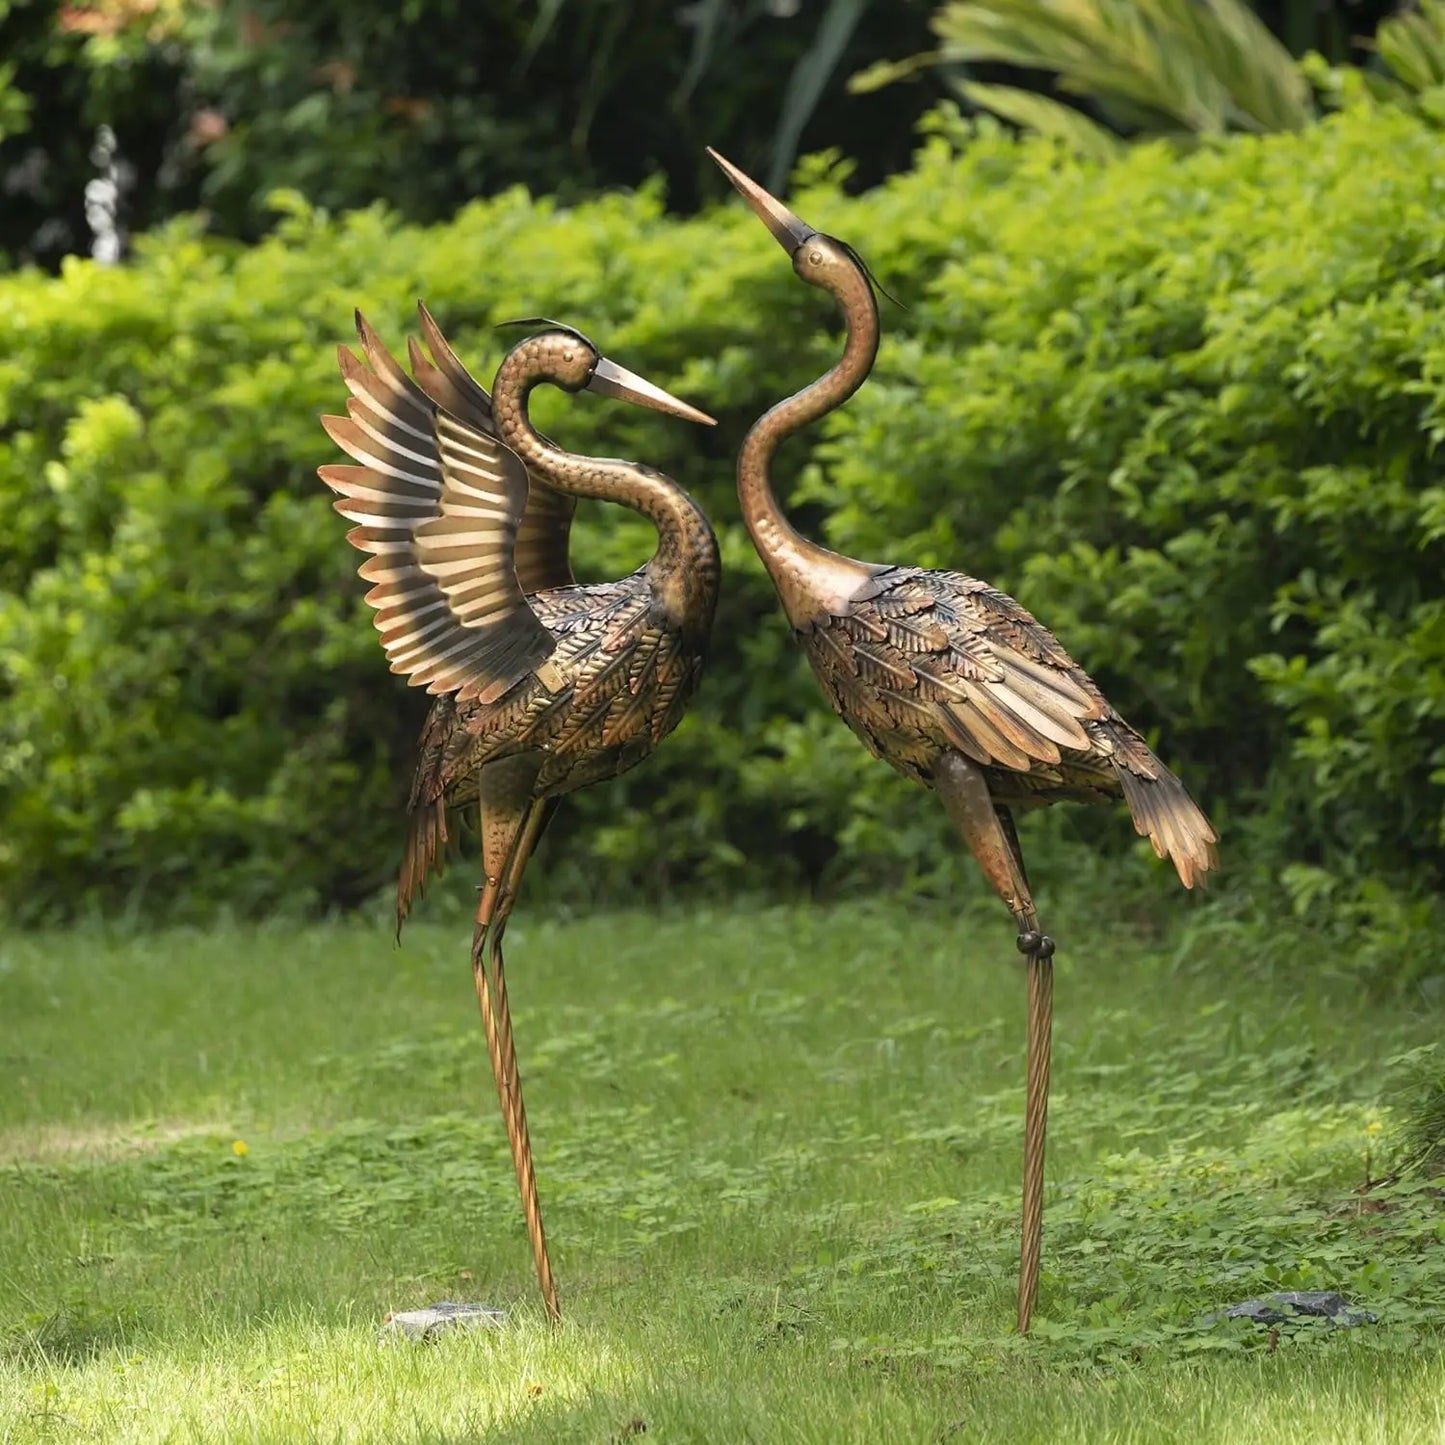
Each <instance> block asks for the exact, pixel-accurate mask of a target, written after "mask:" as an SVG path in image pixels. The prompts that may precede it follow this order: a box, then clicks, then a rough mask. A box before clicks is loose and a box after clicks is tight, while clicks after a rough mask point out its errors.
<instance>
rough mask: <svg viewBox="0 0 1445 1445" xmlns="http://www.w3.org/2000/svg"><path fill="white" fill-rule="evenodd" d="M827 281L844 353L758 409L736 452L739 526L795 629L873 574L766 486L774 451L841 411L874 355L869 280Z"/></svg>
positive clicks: (874, 314) (838, 605)
mask: <svg viewBox="0 0 1445 1445" xmlns="http://www.w3.org/2000/svg"><path fill="white" fill-rule="evenodd" d="M826 284H827V289H828V291H829V293H830V294H831V295H832V297H833V299H834V300H835V301H837V303H838V305H839V308H840V309H841V310H842V312H843V320H844V322H845V324H846V326H847V343H846V345H845V346H844V349H843V355H842V356H841V357H840V358H839V359H838V361H837V363H836V364H835V365H834V366H833V367H832V368H831V369H830V370H828V371H827V372H825V373H824V374H823V375H822V376H820V377H819V378H818V379H817V380H816V381H815V382H813V383H812V384H811V385H809V386H805V387H804V388H803V389H802V390H801V391H799V392H796V393H795V394H794V395H792V396H790V397H788V398H787V399H786V400H784V401H780V402H779V403H778V404H777V405H776V406H775V407H773V408H772V409H771V410H770V411H768V412H765V413H764V414H763V416H761V417H760V418H759V419H758V420H757V421H756V422H755V423H754V424H753V427H752V430H751V431H749V432H748V434H747V437H746V438H745V439H744V441H743V446H742V450H741V452H739V454H738V502H739V505H740V507H741V510H742V516H743V523H744V525H745V526H746V527H747V529H748V534H749V536H751V538H752V540H753V545H754V547H756V548H757V551H758V555H759V556H760V557H761V558H762V560H763V564H764V565H765V566H766V567H767V569H768V573H769V575H770V576H771V577H772V579H773V585H774V586H775V587H776V588H777V590H778V596H779V597H780V599H781V600H782V603H783V607H784V609H785V610H786V611H787V613H788V616H789V618H790V619H791V620H792V621H793V622H794V624H795V625H802V624H803V623H806V622H808V621H810V620H811V619H812V618H814V617H816V616H817V615H819V614H820V613H842V612H846V611H847V610H848V605H849V603H850V602H851V601H852V600H853V599H854V597H855V596H856V595H857V593H858V592H859V590H860V588H862V587H863V586H864V585H866V583H867V581H868V580H869V579H870V578H871V577H872V576H873V573H874V570H875V569H874V568H872V567H869V566H867V565H866V564H864V563H861V562H855V561H853V560H852V559H851V558H848V557H843V556H841V555H840V554H839V553H837V552H831V551H829V550H828V549H827V548H826V547H823V546H820V545H819V544H818V543H816V542H813V541H810V540H809V539H808V538H806V537H804V536H803V535H802V534H801V533H799V532H798V530H797V529H796V528H795V527H794V526H793V524H792V523H791V522H790V521H789V520H788V519H787V517H786V515H785V514H784V512H783V509H782V507H781V506H779V504H778V499H777V496H776V494H775V493H774V491H773V487H772V479H771V474H770V469H771V465H772V460H773V457H774V455H775V453H776V452H777V450H778V448H779V446H781V445H782V443H783V442H784V441H785V440H786V439H787V438H788V437H790V436H792V435H793V433H794V432H797V431H801V430H802V429H803V428H804V427H805V426H809V425H810V424H811V423H813V422H815V421H817V420H819V419H820V418H821V417H825V416H827V415H828V413H829V412H831V411H836V410H837V408H838V407H840V406H842V405H843V403H844V402H845V401H847V400H848V398H849V397H851V396H852V395H853V393H854V392H856V391H857V390H858V388H859V387H860V386H862V385H863V383H864V381H866V380H867V378H868V374H869V372H871V371H872V370H873V362H874V359H875V358H876V357H877V355H878V333H879V325H878V304H877V302H876V301H875V299H874V296H873V288H872V286H871V285H870V284H869V281H868V278H867V277H866V276H865V275H864V274H863V272H862V271H861V269H859V268H857V267H849V268H848V269H847V270H845V271H843V272H841V273H840V274H839V275H838V276H837V277H836V278H829V280H828V282H827V283H826Z"/></svg>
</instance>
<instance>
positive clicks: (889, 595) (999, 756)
mask: <svg viewBox="0 0 1445 1445" xmlns="http://www.w3.org/2000/svg"><path fill="white" fill-rule="evenodd" d="M709 154H710V155H711V156H712V158H713V159H714V160H715V161H716V162H717V163H718V165H719V166H720V167H721V168H722V171H723V173H724V174H725V175H726V176H727V177H728V179H729V180H730V181H731V182H732V183H733V185H734V187H736V189H737V190H738V192H739V193H740V194H741V195H742V197H743V199H744V200H745V201H747V203H748V205H749V206H750V207H751V208H752V210H753V212H754V213H755V214H756V215H757V217H758V218H759V220H761V221H762V222H763V224H764V225H765V226H767V228H768V230H769V231H771V232H772V234H773V237H774V239H776V240H777V241H778V242H779V243H780V244H781V245H782V247H783V249H784V250H786V251H787V252H788V254H789V255H790V256H791V257H792V262H793V270H794V272H795V273H796V274H797V276H798V278H799V279H800V280H802V281H803V282H805V283H806V284H807V285H809V286H816V287H819V288H820V289H821V290H823V291H826V292H827V293H828V294H829V295H831V296H832V297H833V298H834V300H835V301H836V302H837V303H838V305H839V306H840V308H841V309H842V312H843V317H844V322H845V325H846V327H847V342H846V345H845V347H844V351H843V356H842V358H841V359H840V360H839V361H838V363H837V364H836V365H835V366H834V367H833V368H832V369H831V370H830V371H828V372H827V374H826V375H824V376H821V377H819V378H818V380H817V381H815V382H813V383H812V384H811V385H810V386H807V387H804V388H803V390H802V391H800V392H798V393H797V394H796V395H794V396H790V397H788V398H787V399H786V400H784V401H780V402H779V403H778V404H777V405H776V406H774V407H773V408H772V409H771V410H770V411H768V412H767V413H766V414H765V415H764V416H762V417H761V418H760V419H759V420H758V421H757V422H756V424H755V425H754V426H753V428H752V430H751V431H750V432H749V433H748V435H747V437H746V439H745V440H744V442H743V446H742V450H741V452H740V453H739V454H738V464H737V482H738V500H739V503H740V505H741V509H742V516H743V521H744V523H745V524H746V526H747V528H748V532H749V533H750V535H751V537H752V540H753V544H754V546H755V547H756V548H757V551H758V554H759V556H760V557H761V558H762V560H763V563H764V565H765V566H766V567H767V570H768V573H769V575H770V576H771V578H772V580H773V585H774V587H775V588H776V590H777V593H778V597H779V600H780V601H781V602H782V604H783V609H784V611H785V612H786V613H787V616H788V620H789V621H790V622H791V623H792V626H793V628H794V630H795V631H796V632H797V634H798V637H799V640H800V641H801V643H802V646H803V649H804V651H805V652H806V653H807V655H808V660H809V662H810V663H811V664H812V666H813V671H814V672H815V673H816V674H817V677H818V681H819V682H820V683H821V684H822V688H823V692H824V694H825V695H826V696H827V698H828V701H829V702H830V703H831V704H832V705H833V708H834V710H835V711H836V712H837V713H838V714H839V715H840V716H841V717H842V718H843V721H844V722H846V723H847V724H848V726H849V727H850V728H852V730H853V731H854V732H855V733H856V734H857V735H858V737H859V738H860V739H861V740H862V741H863V743H864V744H865V746H867V748H868V749H869V751H870V752H872V753H873V754H874V756H875V757H879V758H882V759H883V760H884V761H885V762H888V763H890V764H891V765H892V766H893V767H894V768H896V769H897V770H898V771H899V772H901V773H902V774H904V776H905V777H909V778H912V779H913V780H914V781H916V782H919V783H922V784H923V785H924V786H925V787H927V788H930V789H931V790H932V791H934V792H936V793H937V794H938V796H939V798H940V800H941V801H942V803H943V806H944V808H945V809H946V811H947V813H948V815H949V818H950V819H951V820H952V822H953V824H954V825H955V827H957V829H958V831H959V832H960V833H961V834H962V836H963V840H964V842H965V843H967V845H968V847H969V850H970V851H971V852H972V854H973V856H974V858H975V859H976V860H977V861H978V863H979V865H980V867H981V868H982V870H983V872H984V875H985V876H986V877H987V879H988V881H989V883H990V884H991V885H992V887H993V889H994V891H995V892H996V893H997V894H998V895H999V897H1000V898H1001V899H1002V900H1003V901H1004V903H1005V904H1006V905H1007V907H1008V909H1009V911H1010V912H1011V913H1012V914H1013V916H1014V920H1015V923H1016V925H1017V927H1018V947H1019V951H1020V953H1022V954H1023V955H1024V956H1025V959H1026V960H1027V970H1028V1066H1027V1067H1028V1073H1027V1085H1026V1101H1025V1112H1024V1182H1023V1228H1022V1248H1021V1254H1020V1261H1019V1297H1018V1326H1019V1332H1020V1333H1021V1334H1026V1333H1027V1332H1028V1328H1029V1321H1030V1317H1031V1315H1032V1313H1033V1308H1034V1303H1035V1300H1036V1297H1037V1293H1038V1278H1039V1255H1040V1247H1041V1239H1042V1216H1043V1187H1044V1136H1045V1131H1046V1128H1047V1123H1048V1100H1049V1048H1050V1034H1051V1028H1052V1017H1053V1014H1052V997H1053V963H1052V959H1053V955H1054V944H1053V941H1052V939H1050V938H1048V937H1047V936H1046V935H1045V934H1044V933H1043V932H1042V931H1041V930H1040V927H1039V915H1038V910H1037V909H1036V908H1035V906H1034V900H1033V895H1032V893H1031V892H1030V889H1029V883H1028V877H1027V875H1026V874H1025V872H1024V861H1023V853H1022V852H1021V850H1020V848H1019V840H1018V834H1017V832H1016V831H1015V828H1014V820H1013V810H1014V809H1022V808H1035V807H1041V806H1044V805H1046V804H1049V803H1054V802H1059V801H1062V800H1066V799H1067V800H1073V801H1076V802H1084V803H1105V802H1112V801H1114V800H1116V799H1121V798H1122V800H1123V801H1124V802H1125V803H1126V804H1127V805H1128V808H1129V811H1130V812H1131V813H1132V814H1133V817H1134V826H1135V828H1136V829H1137V830H1138V831H1139V832H1140V833H1142V834H1146V835H1147V836H1148V838H1149V841H1150V842H1151V843H1152V844H1153V846H1154V851H1155V852H1156V853H1157V854H1158V855H1159V856H1160V857H1161V858H1162V857H1164V856H1165V855H1168V857H1169V858H1170V859H1171V861H1172V862H1173V864H1174V867H1175V869H1176V870H1177V872H1178V874H1179V878H1180V881H1181V882H1182V883H1183V884H1184V886H1185V887H1186V888H1192V887H1193V886H1194V884H1195V883H1200V882H1203V880H1204V877H1205V875H1206V874H1207V873H1209V872H1210V871H1211V870H1212V869H1214V868H1217V867H1218V858H1217V855H1216V851H1215V846H1214V845H1215V843H1216V842H1217V841H1218V839H1217V837H1216V834H1215V831H1214V829H1213V827H1212V826H1211V825H1210V822H1209V820H1208V819H1207V818H1206V817H1205V816H1204V814H1203V813H1202V812H1201V811H1200V809H1199V807H1198V805H1197V804H1196V803H1195V802H1194V800H1193V798H1191V797H1190V796H1189V794H1188V792H1187V791H1186V790H1185V788H1184V785H1183V784H1182V783H1181V782H1180V781H1179V779H1178V778H1176V777H1175V776H1174V774H1173V773H1171V772H1170V771H1169V769H1168V768H1166V767H1165V766H1164V764H1163V763H1162V762H1160V761H1159V759H1158V758H1157V757H1155V756H1154V753H1153V752H1152V751H1151V750H1150V748H1149V746H1148V744H1147V743H1145V741H1144V739H1143V738H1142V737H1140V736H1139V734H1138V733H1137V732H1135V730H1134V729H1133V728H1132V727H1130V726H1129V724H1128V723H1126V722H1125V721H1124V719H1123V718H1122V717H1120V716H1119V714H1118V713H1117V712H1115V711H1114V709H1113V708H1112V707H1111V706H1110V705H1109V703H1108V702H1107V701H1106V700H1105V698H1104V695H1103V693H1101V692H1100V691H1099V688H1098V687H1097V686H1096V684H1095V683H1094V680H1093V679H1092V678H1091V677H1090V676H1089V675H1088V673H1086V672H1085V671H1084V670H1083V668H1081V667H1080V666H1079V665H1078V663H1076V662H1075V661H1074V660H1073V658H1071V657H1070V656H1069V654H1068V653H1067V652H1065V651H1064V649H1063V647H1062V646H1061V645H1060V644H1059V642H1058V639H1057V638H1055V637H1054V635H1053V634H1052V633H1051V632H1049V631H1048V630H1047V629H1046V628H1045V627H1043V626H1042V625H1041V624H1040V623H1039V622H1038V621H1037V620H1036V619H1035V618H1034V617H1033V615H1032V614H1031V613H1029V612H1028V611H1027V610H1025V609H1024V608H1023V607H1022V606H1020V605H1019V603H1017V602H1015V601H1014V599H1013V598H1012V597H1009V596H1007V595H1005V594H1004V593H1002V592H1000V591H998V590H997V589H995V588H993V587H990V586H989V585H988V583H986V582H981V581H979V580H978V579H977V578H975V577H968V576H965V575H964V574H963V573H961V572H942V571H934V570H929V569H925V568H922V567H897V566H891V565H888V564H880V563H873V562H858V561H855V560H853V559H852V558H850V557H843V556H840V555H839V554H838V553H836V552H830V551H829V550H828V549H827V548H825V547H820V546H818V545H817V544H816V543H815V542H812V541H809V540H808V539H807V538H805V537H803V536H801V535H800V534H799V533H798V532H797V531H796V529H795V528H794V527H793V526H792V524H791V523H790V522H789V521H788V519H787V517H786V516H784V514H783V511H782V508H781V507H780V506H779V505H778V500H777V498H776V496H775V495H774V494H773V491H772V486H771V482H770V478H769V466H770V463H771V460H772V457H773V454H774V452H775V451H776V450H777V448H778V446H779V445H780V444H781V442H782V441H783V440H784V439H785V438H786V437H788V436H790V435H792V433H794V432H795V431H798V430H799V429H800V428H802V427H804V426H807V425H808V424H809V423H810V422H814V421H817V420H818V419H819V418H820V417H823V416H826V415H827V414H828V413H829V412H831V411H833V410H834V409H835V408H837V407H839V406H841V405H842V404H843V403H844V402H846V401H847V400H848V398H849V397H851V396H852V395H853V393H854V392H855V391H857V390H858V388H859V387H860V386H862V384H863V383H864V381H866V380H867V378H868V375H869V373H870V372H871V371H872V369H873V362H874V359H875V357H876V356H877V353H878V340H879V325H878V305H877V301H876V299H875V297H874V294H873V284H874V283H873V278H872V276H871V275H870V274H869V272H868V268H867V267H866V266H865V265H864V264H863V261H862V260H861V259H860V257H859V256H858V253H857V252H856V251H854V250H853V248H852V247H851V246H849V245H848V244H847V243H846V242H844V241H840V240H838V239H837V238H836V237H833V236H827V235H824V234H822V233H821V232H819V231H817V230H815V229H814V228H813V227H812V226H809V225H808V224H807V223H806V222H804V221H802V220H800V219H799V218H798V217H797V216H795V215H794V214H793V213H792V212H791V211H790V210H788V208H787V207H786V206H784V205H783V204H782V202H781V201H779V200H778V199H777V198H776V197H774V196H771V195H769V194H768V192H767V191H765V190H764V189H763V188H762V187H761V186H760V185H758V183H757V182H756V181H754V180H752V179H751V178H750V177H748V176H747V175H745V174H744V173H743V172H742V171H740V170H739V169H738V168H737V167H736V166H735V165H733V164H732V163H731V162H730V161H727V160H724V159H723V157H722V156H720V155H718V153H717V152H716V151H713V150H709Z"/></svg>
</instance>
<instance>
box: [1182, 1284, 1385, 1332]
mask: <svg viewBox="0 0 1445 1445" xmlns="http://www.w3.org/2000/svg"><path fill="white" fill-rule="evenodd" d="M1301 1315H1304V1316H1309V1317H1312V1318H1315V1319H1324V1320H1330V1321H1331V1322H1332V1323H1334V1324H1337V1325H1345V1326H1346V1327H1349V1326H1352V1325H1372V1324H1375V1323H1376V1319H1377V1317H1376V1316H1375V1315H1372V1314H1371V1313H1370V1312H1369V1310H1357V1309H1354V1308H1352V1307H1351V1305H1350V1302H1349V1300H1347V1299H1346V1298H1345V1297H1344V1295H1342V1294H1340V1293H1338V1291H1336V1290H1332V1289H1296V1290H1281V1291H1280V1292H1279V1293H1277V1294H1267V1295H1265V1296H1264V1298H1263V1299H1247V1300H1245V1301H1244V1303H1243V1304H1237V1305H1230V1307H1229V1308H1228V1309H1227V1310H1220V1311H1219V1312H1218V1313H1217V1314H1212V1315H1209V1316H1208V1317H1207V1318H1206V1319H1205V1321H1204V1323H1205V1324H1207V1325H1212V1324H1216V1323H1218V1321H1220V1320H1253V1321H1254V1322H1255V1324H1257V1325H1282V1324H1286V1323H1288V1322H1289V1321H1290V1320H1294V1319H1298V1318H1299V1317H1300V1316H1301Z"/></svg>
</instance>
